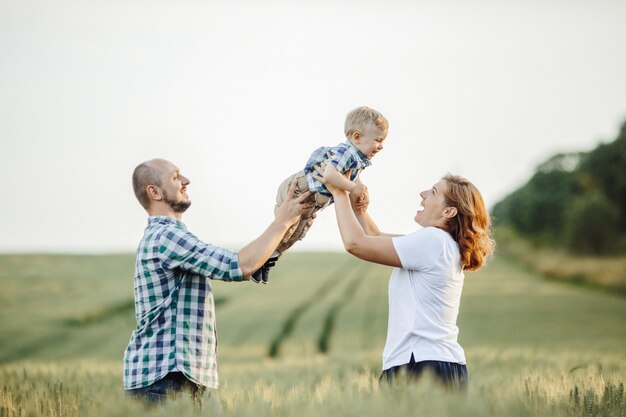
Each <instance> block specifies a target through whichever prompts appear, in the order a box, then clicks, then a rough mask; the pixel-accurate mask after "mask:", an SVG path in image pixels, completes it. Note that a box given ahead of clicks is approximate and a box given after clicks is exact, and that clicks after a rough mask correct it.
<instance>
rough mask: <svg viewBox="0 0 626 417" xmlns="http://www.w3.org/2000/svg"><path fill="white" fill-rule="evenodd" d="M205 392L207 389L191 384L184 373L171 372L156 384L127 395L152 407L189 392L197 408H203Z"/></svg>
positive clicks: (128, 391) (129, 391)
mask: <svg viewBox="0 0 626 417" xmlns="http://www.w3.org/2000/svg"><path fill="white" fill-rule="evenodd" d="M204 391H205V387H203V386H201V385H197V384H196V383H194V382H191V381H190V380H188V379H187V377H185V375H184V374H183V373H182V372H170V373H168V374H167V375H165V376H164V377H163V379H160V380H159V381H157V382H155V383H154V384H152V385H149V386H147V387H143V388H137V389H131V390H127V391H126V394H127V395H128V396H129V397H134V398H136V399H138V400H142V401H143V402H144V403H146V404H147V405H151V406H152V405H158V404H160V403H162V402H164V401H166V400H170V399H175V398H178V397H180V395H181V394H182V393H183V392H188V393H189V394H190V395H191V398H192V399H193V401H194V403H195V405H196V407H198V408H199V407H202V395H203V394H204Z"/></svg>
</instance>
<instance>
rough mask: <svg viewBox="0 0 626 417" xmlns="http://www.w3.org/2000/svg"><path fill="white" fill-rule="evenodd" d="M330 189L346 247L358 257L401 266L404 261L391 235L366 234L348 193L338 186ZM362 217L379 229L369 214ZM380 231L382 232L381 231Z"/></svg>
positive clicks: (369, 226) (368, 225)
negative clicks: (401, 259)
mask: <svg viewBox="0 0 626 417" xmlns="http://www.w3.org/2000/svg"><path fill="white" fill-rule="evenodd" d="M330 191H331V192H332V193H333V198H334V199H335V204H334V205H335V214H336V216H337V224H338V226H339V232H340V234H341V240H342V241H343V246H344V247H345V249H346V250H347V251H348V252H350V253H351V254H352V255H354V256H356V257H357V258H361V259H363V260H366V261H369V262H374V263H378V264H382V265H389V266H395V267H399V268H401V267H402V263H401V262H400V258H399V257H398V253H397V252H396V249H395V248H394V246H393V242H392V241H391V237H389V236H379V235H373V236H370V235H368V234H366V233H365V230H363V227H362V226H361V224H359V220H357V218H356V216H355V214H354V211H352V205H351V204H350V198H349V197H348V194H347V193H346V192H345V191H343V190H340V189H338V188H332V189H330ZM362 218H363V221H364V222H365V224H366V225H367V227H368V228H370V230H372V229H371V227H372V226H373V227H374V228H375V229H373V230H374V231H377V230H378V227H377V226H376V224H375V223H374V222H373V221H372V220H371V218H370V217H369V215H366V216H364V217H362ZM370 221H371V222H370ZM378 233H379V234H380V231H378Z"/></svg>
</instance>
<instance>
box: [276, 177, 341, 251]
mask: <svg viewBox="0 0 626 417" xmlns="http://www.w3.org/2000/svg"><path fill="white" fill-rule="evenodd" d="M294 179H297V180H298V182H297V184H296V189H295V191H294V196H296V197H297V196H299V195H300V194H302V193H304V192H307V191H309V184H308V182H307V179H306V176H305V175H304V172H303V171H299V172H296V173H295V174H293V175H291V176H289V177H288V178H287V179H285V181H283V182H282V184H280V187H278V193H276V205H277V206H278V205H280V204H282V202H283V201H285V198H286V197H287V191H289V186H290V185H291V183H292V182H293V180H294ZM329 200H330V197H327V196H325V195H322V194H320V193H313V194H311V196H310V197H309V198H308V199H307V200H305V201H306V202H314V203H315V206H313V207H312V208H311V209H309V210H307V211H305V212H304V213H302V215H301V216H300V219H299V220H298V221H297V222H296V223H295V224H294V225H293V226H291V227H290V228H289V230H287V233H285V235H284V236H283V238H282V240H281V241H280V244H279V245H278V247H277V248H276V251H277V252H279V254H280V255H282V254H283V253H285V251H287V249H289V248H290V247H291V246H292V245H293V244H294V243H296V242H297V241H298V240H302V239H304V236H306V232H307V231H308V230H309V226H308V224H307V223H308V221H309V219H310V218H311V216H313V214H314V213H315V212H317V211H319V210H321V209H323V208H324V207H326V206H327V205H328V202H329ZM280 255H279V256H280Z"/></svg>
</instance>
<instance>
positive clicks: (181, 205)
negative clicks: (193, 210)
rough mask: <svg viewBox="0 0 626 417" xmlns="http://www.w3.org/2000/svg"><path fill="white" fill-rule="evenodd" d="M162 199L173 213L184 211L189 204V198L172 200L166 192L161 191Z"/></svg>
mask: <svg viewBox="0 0 626 417" xmlns="http://www.w3.org/2000/svg"><path fill="white" fill-rule="evenodd" d="M163 199H164V200H165V202H166V203H167V204H169V206H170V207H171V208H172V210H174V212H175V213H184V212H185V211H186V210H187V209H188V208H189V206H190V205H191V200H186V201H185V200H172V199H170V197H169V196H168V195H167V193H166V192H163Z"/></svg>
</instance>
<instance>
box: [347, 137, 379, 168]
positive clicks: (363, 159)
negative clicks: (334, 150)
mask: <svg viewBox="0 0 626 417" xmlns="http://www.w3.org/2000/svg"><path fill="white" fill-rule="evenodd" d="M345 143H346V146H348V147H349V148H351V149H352V151H353V152H354V153H355V154H356V155H357V156H358V157H359V159H360V160H361V163H362V164H363V167H368V166H370V165H372V161H370V160H369V159H367V157H366V156H365V155H363V152H361V151H360V150H358V149H357V147H356V146H354V144H353V143H352V142H350V141H349V140H347V141H346V142H345Z"/></svg>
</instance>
